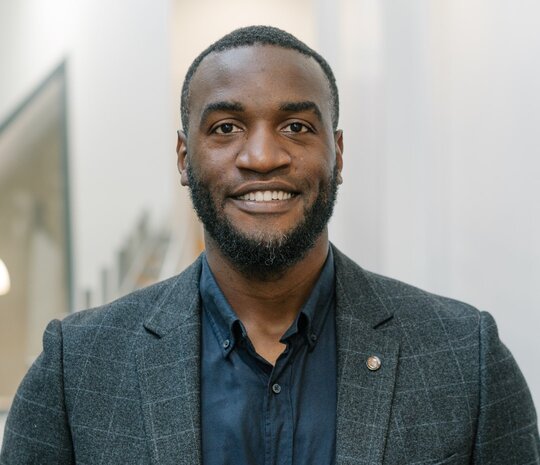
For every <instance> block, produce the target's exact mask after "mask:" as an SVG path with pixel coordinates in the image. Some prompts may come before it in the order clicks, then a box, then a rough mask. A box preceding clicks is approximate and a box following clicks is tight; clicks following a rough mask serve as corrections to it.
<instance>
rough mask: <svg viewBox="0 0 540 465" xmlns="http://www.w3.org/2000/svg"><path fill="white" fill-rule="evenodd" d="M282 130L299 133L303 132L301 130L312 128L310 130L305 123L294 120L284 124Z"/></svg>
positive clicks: (307, 130)
mask: <svg viewBox="0 0 540 465" xmlns="http://www.w3.org/2000/svg"><path fill="white" fill-rule="evenodd" d="M283 132H289V133H295V134H300V133H303V132H312V130H311V128H309V127H308V126H306V125H305V124H302V123H299V122H298V121H295V122H294V123H290V124H288V125H287V126H285V127H284V128H283Z"/></svg>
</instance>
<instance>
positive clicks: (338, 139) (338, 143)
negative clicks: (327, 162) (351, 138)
mask: <svg viewBox="0 0 540 465" xmlns="http://www.w3.org/2000/svg"><path fill="white" fill-rule="evenodd" d="M334 143H335V149H336V166H337V169H338V177H337V182H338V184H342V183H343V177H342V176H341V171H342V170H343V131H342V130H341V129H338V130H337V131H335V132H334Z"/></svg>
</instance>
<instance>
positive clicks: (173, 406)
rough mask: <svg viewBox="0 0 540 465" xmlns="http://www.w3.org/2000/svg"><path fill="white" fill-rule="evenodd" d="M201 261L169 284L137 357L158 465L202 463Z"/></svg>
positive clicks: (147, 423) (146, 420)
mask: <svg viewBox="0 0 540 465" xmlns="http://www.w3.org/2000/svg"><path fill="white" fill-rule="evenodd" d="M200 268H201V264H200V258H199V260H197V261H196V262H195V263H194V264H193V265H191V266H190V267H189V268H188V269H187V270H186V271H184V272H183V273H182V274H180V275H179V276H178V277H176V278H172V279H171V280H169V281H168V282H167V285H166V286H167V287H165V289H164V292H163V294H162V297H161V298H160V300H159V301H158V302H157V303H156V305H155V307H154V309H153V310H152V311H151V312H150V317H149V318H148V319H147V321H146V322H145V323H144V327H145V329H146V331H147V337H146V338H145V339H144V343H143V346H142V347H141V348H140V349H139V350H138V351H137V353H136V361H137V372H138V377H139V385H140V389H141V397H142V410H143V416H144V424H145V429H146V432H147V435H148V436H149V439H150V444H151V451H152V454H151V455H152V462H153V463H154V464H155V465H157V464H160V465H169V464H170V465H172V464H175V465H188V464H189V465H192V464H200V463H201V439H200V435H201V433H200V380H199V373H200V318H199V306H200V304H199V276H200Z"/></svg>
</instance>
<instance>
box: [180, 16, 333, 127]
mask: <svg viewBox="0 0 540 465" xmlns="http://www.w3.org/2000/svg"><path fill="white" fill-rule="evenodd" d="M252 45H274V46H276V47H281V48H285V49H291V50H296V51H297V52H299V53H302V54H303V55H306V56H308V57H311V58H313V59H314V60H315V61H316V62H317V63H319V66H320V67H321V68H322V70H323V72H324V74H325V76H326V79H327V80H328V84H329V87H330V95H331V98H332V102H331V109H332V115H331V116H332V127H333V129H334V131H335V130H336V129H337V125H338V120H339V96H338V88H337V84H336V78H335V77H334V73H333V72H332V68H330V65H329V64H328V63H327V62H326V60H325V59H324V58H323V57H322V56H321V55H319V54H318V53H317V52H316V51H315V50H313V49H312V48H310V47H308V46H307V45H306V44H305V43H304V42H302V41H301V40H299V39H297V38H296V37H295V36H293V35H292V34H290V33H288V32H286V31H283V30H282V29H278V28H276V27H272V26H248V27H242V28H240V29H236V30H234V31H232V32H230V33H229V34H227V35H225V36H223V37H222V38H221V39H219V40H218V41H216V42H214V43H213V44H212V45H210V46H209V47H208V48H206V49H205V50H204V51H202V52H201V54H200V55H199V56H198V57H197V58H195V60H193V63H191V65H190V67H189V69H188V71H187V73H186V77H185V79H184V84H183V85H182V97H181V100H180V117H181V119H182V127H183V128H184V132H185V133H186V134H187V131H188V126H189V93H190V84H191V79H192V78H193V75H194V74H195V71H197V68H198V67H199V65H200V64H201V62H202V61H203V60H204V59H205V58H206V57H207V56H208V55H210V54H211V53H214V52H222V51H225V50H230V49H234V48H239V47H248V46H252Z"/></svg>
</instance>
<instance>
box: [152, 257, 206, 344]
mask: <svg viewBox="0 0 540 465" xmlns="http://www.w3.org/2000/svg"><path fill="white" fill-rule="evenodd" d="M201 266H202V255H200V256H199V257H198V258H197V260H195V261H194V262H193V263H192V264H191V265H190V266H189V267H188V268H186V269H185V270H184V271H183V272H182V273H180V274H179V275H178V276H176V277H174V278H171V279H170V280H169V281H170V285H169V286H167V287H166V288H165V292H163V293H162V295H161V296H160V298H159V299H158V301H157V302H156V303H155V305H154V306H153V308H152V309H151V311H150V316H149V317H148V318H147V319H146V321H145V322H144V327H145V328H146V329H147V330H148V331H150V332H152V333H154V334H155V335H156V336H158V337H163V336H165V335H167V334H168V333H170V332H171V331H173V330H174V329H175V328H177V327H178V326H180V325H182V324H183V323H184V322H185V321H186V320H188V319H189V318H192V317H193V316H195V315H197V314H198V308H199V278H200V276H201Z"/></svg>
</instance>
